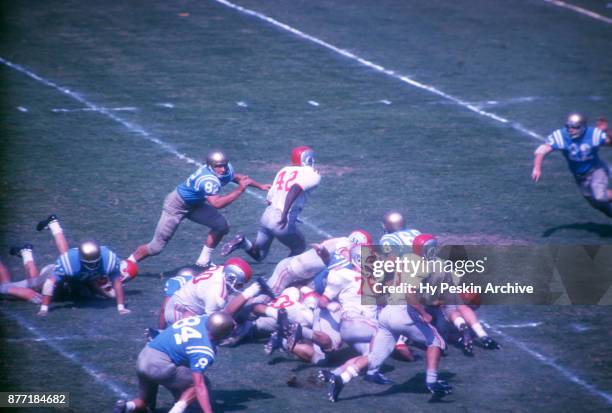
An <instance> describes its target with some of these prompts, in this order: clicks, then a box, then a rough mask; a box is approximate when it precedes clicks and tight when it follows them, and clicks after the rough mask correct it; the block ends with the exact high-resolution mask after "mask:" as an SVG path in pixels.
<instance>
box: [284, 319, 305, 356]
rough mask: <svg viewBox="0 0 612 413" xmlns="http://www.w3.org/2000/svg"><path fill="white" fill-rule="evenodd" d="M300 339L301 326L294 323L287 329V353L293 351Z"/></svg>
mask: <svg viewBox="0 0 612 413" xmlns="http://www.w3.org/2000/svg"><path fill="white" fill-rule="evenodd" d="M301 339H302V325H301V324H300V323H294V324H292V325H291V327H290V328H289V334H288V335H287V348H288V349H289V351H293V349H294V348H295V345H296V344H297V343H298V342H299V341H300V340H301Z"/></svg>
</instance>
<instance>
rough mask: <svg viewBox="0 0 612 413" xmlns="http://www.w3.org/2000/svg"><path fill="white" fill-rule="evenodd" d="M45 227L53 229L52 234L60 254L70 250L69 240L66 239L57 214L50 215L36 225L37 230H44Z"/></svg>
mask: <svg viewBox="0 0 612 413" xmlns="http://www.w3.org/2000/svg"><path fill="white" fill-rule="evenodd" d="M43 229H48V230H49V231H51V235H53V241H54V242H55V247H56V248H57V250H58V251H59V253H60V254H63V253H65V252H67V251H68V248H69V246H68V240H66V236H65V235H64V230H63V229H62V226H61V224H60V222H59V218H58V217H57V215H49V216H48V217H47V218H45V219H43V220H42V221H40V222H39V223H38V224H37V225H36V230H37V231H42V230H43Z"/></svg>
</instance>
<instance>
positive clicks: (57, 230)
mask: <svg viewBox="0 0 612 413" xmlns="http://www.w3.org/2000/svg"><path fill="white" fill-rule="evenodd" d="M49 229H50V230H51V234H53V235H56V234H61V233H62V232H64V230H63V229H62V226H61V225H60V223H59V221H51V222H49Z"/></svg>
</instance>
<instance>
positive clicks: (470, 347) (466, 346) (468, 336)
mask: <svg viewBox="0 0 612 413" xmlns="http://www.w3.org/2000/svg"><path fill="white" fill-rule="evenodd" d="M460 332H461V337H460V338H459V344H461V349H462V350H463V354H465V355H466V356H473V355H474V341H473V340H472V333H471V331H470V328H469V327H468V326H466V325H465V324H464V325H462V326H461V329H460Z"/></svg>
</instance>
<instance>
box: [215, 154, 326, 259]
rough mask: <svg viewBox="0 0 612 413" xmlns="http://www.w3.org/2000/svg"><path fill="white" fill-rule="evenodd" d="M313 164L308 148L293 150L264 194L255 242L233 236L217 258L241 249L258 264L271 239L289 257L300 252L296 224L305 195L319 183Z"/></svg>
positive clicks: (303, 246)
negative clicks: (287, 252) (265, 206)
mask: <svg viewBox="0 0 612 413" xmlns="http://www.w3.org/2000/svg"><path fill="white" fill-rule="evenodd" d="M314 162H315V158H314V151H313V150H312V148H310V147H308V146H298V147H296V148H293V150H292V151H291V165H290V166H285V167H284V168H282V169H281V170H280V171H279V172H278V173H277V174H276V177H275V178H274V182H273V184H272V186H271V188H270V190H269V191H268V195H267V197H266V200H267V201H268V207H267V208H266V210H265V211H264V213H263V215H262V216H261V219H260V227H259V231H258V232H257V238H256V239H255V242H254V243H253V242H251V241H250V240H249V239H248V238H246V237H245V236H244V235H243V234H237V235H236V236H235V237H234V238H233V239H232V240H231V241H229V242H228V243H226V244H225V245H224V246H223V248H222V250H221V255H224V256H225V255H228V254H230V253H231V252H232V251H234V250H236V249H238V248H242V249H244V250H245V251H246V252H247V253H248V254H249V255H250V256H251V257H253V258H254V259H255V260H257V261H261V260H263V259H264V258H265V257H266V256H267V255H268V251H269V250H270V246H271V245H272V241H274V238H277V239H278V240H279V241H280V242H281V243H282V244H283V245H285V246H286V247H288V248H289V250H290V252H289V256H294V255H298V254H301V253H302V252H304V250H305V249H306V241H305V238H304V234H302V232H301V231H300V229H299V228H298V226H297V222H298V215H299V214H300V212H302V209H303V208H304V205H305V204H306V200H307V199H308V196H309V195H310V193H311V192H312V191H313V190H314V189H315V188H316V187H317V186H318V185H319V182H320V181H321V176H320V175H319V173H318V172H317V171H316V170H315V169H314Z"/></svg>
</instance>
